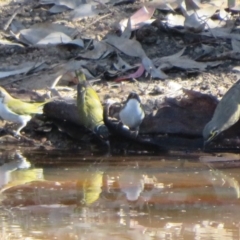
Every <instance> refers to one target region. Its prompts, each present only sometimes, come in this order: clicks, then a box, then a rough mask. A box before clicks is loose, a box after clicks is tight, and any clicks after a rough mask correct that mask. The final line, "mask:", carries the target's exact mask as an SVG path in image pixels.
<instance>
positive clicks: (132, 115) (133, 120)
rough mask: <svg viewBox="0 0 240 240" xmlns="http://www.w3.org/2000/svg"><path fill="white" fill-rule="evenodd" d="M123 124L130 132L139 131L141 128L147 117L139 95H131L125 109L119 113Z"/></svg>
mask: <svg viewBox="0 0 240 240" xmlns="http://www.w3.org/2000/svg"><path fill="white" fill-rule="evenodd" d="M119 117H120V120H121V122H122V123H123V124H124V125H126V126H127V127H128V128H129V129H130V130H134V131H137V132H138V131H139V126H140V124H141V123H142V120H143V119H144V117H145V113H144V111H143V108H142V105H141V100H140V98H139V96H138V94H137V93H133V92H132V93H130V94H129V96H128V98H127V101H126V103H125V105H124V107H123V108H122V109H121V111H120V113H119Z"/></svg>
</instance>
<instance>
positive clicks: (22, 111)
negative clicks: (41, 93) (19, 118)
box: [10, 99, 47, 115]
mask: <svg viewBox="0 0 240 240" xmlns="http://www.w3.org/2000/svg"><path fill="white" fill-rule="evenodd" d="M46 103H47V102H41V103H27V102H23V101H21V100H18V99H11V100H10V106H11V110H12V111H13V112H14V113H16V114H18V115H31V114H41V113H42V109H43V106H44V104H46Z"/></svg>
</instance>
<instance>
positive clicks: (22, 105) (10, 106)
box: [0, 87, 51, 135]
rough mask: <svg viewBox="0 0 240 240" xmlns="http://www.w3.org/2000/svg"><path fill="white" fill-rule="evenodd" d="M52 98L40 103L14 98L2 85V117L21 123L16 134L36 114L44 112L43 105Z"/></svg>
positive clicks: (0, 101)
mask: <svg viewBox="0 0 240 240" xmlns="http://www.w3.org/2000/svg"><path fill="white" fill-rule="evenodd" d="M49 101H51V100H48V101H45V102H40V103H28V102H24V101H21V100H20V99H16V98H13V97H12V96H11V95H10V94H9V93H8V92H7V91H6V90H5V89H4V88H3V87H0V117H1V118H2V119H3V120H6V121H9V122H14V123H19V124H20V126H19V128H18V129H17V131H16V132H15V135H20V131H21V130H22V129H23V128H24V127H25V126H26V125H27V123H28V122H29V121H30V120H31V119H32V116H33V115H35V114H42V113H43V106H44V105H45V104H46V103H48V102H49Z"/></svg>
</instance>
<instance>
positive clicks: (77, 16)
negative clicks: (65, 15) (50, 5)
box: [70, 3, 99, 21]
mask: <svg viewBox="0 0 240 240" xmlns="http://www.w3.org/2000/svg"><path fill="white" fill-rule="evenodd" d="M98 13H99V10H98V9H97V3H87V4H82V5H80V6H79V7H77V8H75V9H74V10H73V11H72V12H71V13H70V19H72V20H73V21H78V20H81V19H83V18H86V17H94V16H96V15H97V14H98Z"/></svg>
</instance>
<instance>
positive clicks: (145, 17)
mask: <svg viewBox="0 0 240 240" xmlns="http://www.w3.org/2000/svg"><path fill="white" fill-rule="evenodd" d="M154 11H155V8H151V7H145V6H143V7H142V8H140V9H139V10H138V11H137V12H135V13H134V14H133V15H132V16H131V17H130V21H131V23H130V24H131V25H130V27H129V28H130V29H131V30H132V31H133V30H136V29H139V28H140V27H142V26H144V25H146V24H151V23H152V22H153V21H155V19H151V18H152V16H153V13H154ZM128 21H129V20H128V19H123V20H121V21H120V23H119V25H120V29H121V30H122V31H124V29H125V28H127V26H128Z"/></svg>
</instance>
